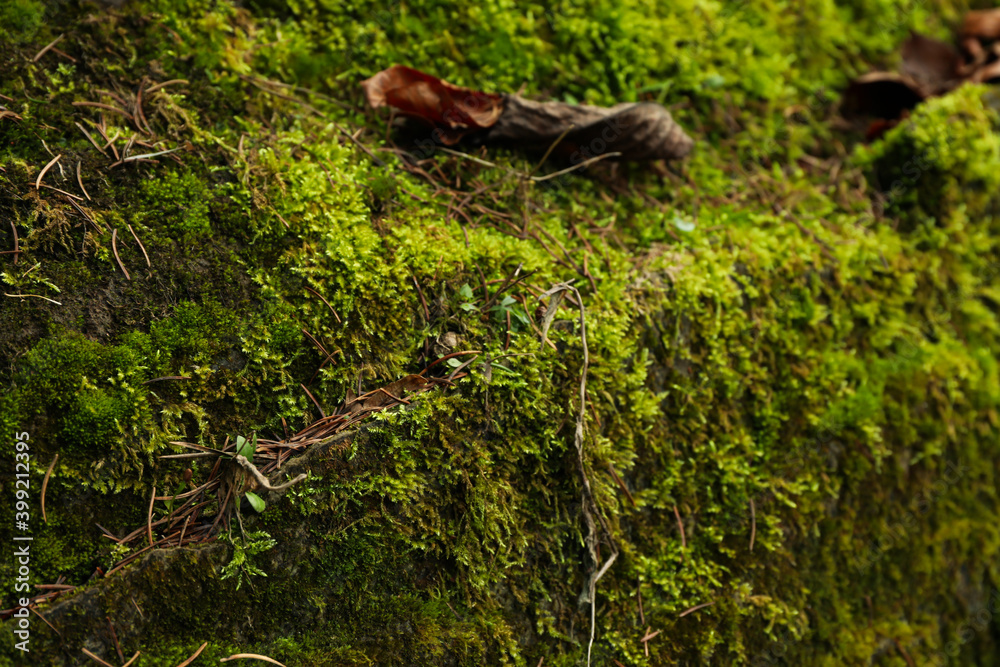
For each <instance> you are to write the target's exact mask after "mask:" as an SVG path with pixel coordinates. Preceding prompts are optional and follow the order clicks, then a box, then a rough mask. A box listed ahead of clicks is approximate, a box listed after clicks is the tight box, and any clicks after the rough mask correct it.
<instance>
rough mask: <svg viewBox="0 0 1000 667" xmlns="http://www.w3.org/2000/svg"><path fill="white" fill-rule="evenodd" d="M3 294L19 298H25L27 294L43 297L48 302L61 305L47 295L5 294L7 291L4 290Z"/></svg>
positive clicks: (37, 297)
mask: <svg viewBox="0 0 1000 667" xmlns="http://www.w3.org/2000/svg"><path fill="white" fill-rule="evenodd" d="M3 295H4V296H9V297H21V298H26V297H29V296H33V297H35V298H36V299H44V300H46V301H48V302H50V303H54V304H56V305H57V306H61V305H62V304H61V303H59V302H58V301H56V300H55V299H50V298H48V297H47V296H42V295H41V294H7V292H4V293H3Z"/></svg>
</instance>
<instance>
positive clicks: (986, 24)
mask: <svg viewBox="0 0 1000 667" xmlns="http://www.w3.org/2000/svg"><path fill="white" fill-rule="evenodd" d="M959 36H960V37H961V38H962V39H965V38H966V37H972V38H975V39H980V40H983V41H986V42H990V41H993V40H995V39H1000V9H981V10H979V11H973V12H969V13H968V14H966V15H965V21H964V22H963V23H962V32H961V33H960V35H959Z"/></svg>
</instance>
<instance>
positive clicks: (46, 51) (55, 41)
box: [31, 33, 66, 63]
mask: <svg viewBox="0 0 1000 667" xmlns="http://www.w3.org/2000/svg"><path fill="white" fill-rule="evenodd" d="M65 36H66V34H65V33H63V34H62V35H59V36H58V37H56V38H55V39H53V40H52V41H51V42H49V43H48V44H47V45H46V46H45V47H44V48H42V50H41V51H39V52H38V53H36V54H35V57H34V58H32V59H31V62H33V63H37V62H38V60H39V59H40V58H41V57H42V56H44V55H45V54H46V53H48V52H49V49H51V48H52V47H53V46H55V45H56V44H58V43H59V42H61V41H62V39H63V37H65Z"/></svg>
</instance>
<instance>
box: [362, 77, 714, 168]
mask: <svg viewBox="0 0 1000 667" xmlns="http://www.w3.org/2000/svg"><path fill="white" fill-rule="evenodd" d="M361 85H362V86H363V87H364V91H365V96H366V98H367V99H368V103H369V105H371V106H372V108H378V107H381V106H391V107H394V108H395V109H397V110H398V111H399V112H400V113H402V114H404V115H406V116H410V117H416V118H419V119H421V120H422V121H423V122H425V123H427V124H429V125H431V126H433V127H435V128H437V130H438V131H439V136H440V140H441V142H442V143H444V144H446V145H452V144H455V143H457V142H458V141H459V140H461V139H462V138H463V137H465V136H467V135H470V134H472V133H476V138H477V140H479V141H482V142H485V143H498V144H505V145H511V146H514V147H522V148H527V149H529V150H534V151H545V150H547V149H548V148H549V147H550V146H552V144H553V143H554V142H556V140H559V143H558V145H557V146H556V149H555V154H556V155H557V156H560V157H563V158H567V159H569V160H570V161H571V162H573V163H574V164H575V163H578V162H583V161H584V160H587V159H589V158H592V157H596V156H599V155H609V154H611V153H617V154H618V155H616V156H614V157H617V158H618V159H620V160H635V161H640V160H659V159H667V160H670V159H676V158H681V157H684V156H685V155H687V154H688V153H690V152H691V149H692V148H693V146H694V142H693V141H692V140H691V138H690V137H689V136H688V135H687V134H685V132H684V130H683V129H682V128H681V127H680V126H679V125H678V124H677V123H676V122H674V119H673V118H672V117H671V116H670V112H668V111H667V110H666V109H664V108H663V107H662V106H660V105H659V104H653V103H638V104H618V105H616V106H613V107H611V108H604V107H596V106H590V105H582V104H566V103H563V102H535V101H532V100H527V99H525V98H523V97H520V96H519V95H498V94H494V93H484V92H481V91H477V90H471V89H469V88H461V87H459V86H454V85H452V84H450V83H448V82H446V81H442V80H440V79H438V78H435V77H433V76H430V75H429V74H425V73H424V72H420V71H418V70H415V69H412V68H410V67H404V66H402V65H394V66H393V67H390V68H389V69H387V70H383V71H382V72H379V73H378V74H376V75H375V76H373V77H371V78H370V79H367V80H366V81H364V82H362V84H361ZM560 138H561V139H560Z"/></svg>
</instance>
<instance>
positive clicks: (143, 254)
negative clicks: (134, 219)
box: [126, 223, 153, 267]
mask: <svg viewBox="0 0 1000 667" xmlns="http://www.w3.org/2000/svg"><path fill="white" fill-rule="evenodd" d="M126 224H128V223H126ZM128 230H129V231H130V232H132V238H134V239H135V242H136V243H138V244H139V248H140V249H141V250H142V256H143V257H145V258H146V266H148V267H152V266H153V265H152V264H150V263H149V255H148V254H146V246H144V245H142V241H140V240H139V237H138V236H137V235H136V233H135V230H134V229H132V225H128Z"/></svg>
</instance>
